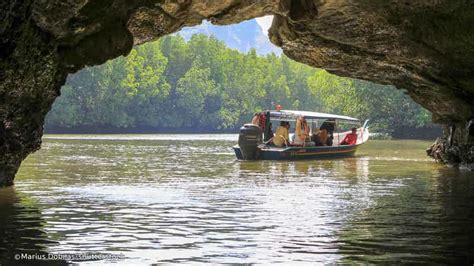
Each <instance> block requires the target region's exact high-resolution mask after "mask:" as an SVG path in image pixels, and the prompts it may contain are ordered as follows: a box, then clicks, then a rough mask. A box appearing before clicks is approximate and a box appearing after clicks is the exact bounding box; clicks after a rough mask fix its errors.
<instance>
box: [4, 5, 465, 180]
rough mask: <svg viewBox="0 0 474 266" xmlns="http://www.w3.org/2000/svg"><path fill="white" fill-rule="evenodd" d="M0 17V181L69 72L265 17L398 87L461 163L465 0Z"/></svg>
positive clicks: (349, 70) (10, 10)
mask: <svg viewBox="0 0 474 266" xmlns="http://www.w3.org/2000/svg"><path fill="white" fill-rule="evenodd" d="M0 12H1V14H2V18H3V19H2V23H1V24H0V26H1V27H0V35H1V40H2V41H1V42H0V51H1V53H0V69H1V71H0V122H1V123H0V185H11V184H13V179H14V176H15V173H16V172H17V170H18V168H19V166H20V164H21V161H22V160H23V159H25V158H26V156H27V155H28V154H29V153H31V152H33V151H35V150H37V149H39V147H40V144H41V136H42V132H43V123H44V117H45V115H46V113H47V112H48V111H49V109H50V108H51V105H52V103H53V102H54V99H55V98H56V97H57V96H58V95H59V90H60V87H61V85H62V84H64V81H65V78H66V76H67V74H68V73H73V72H75V71H77V70H79V69H81V68H83V67H84V66H87V65H97V64H101V63H103V62H105V61H106V60H108V59H111V58H115V57H118V56H120V55H125V54H127V53H128V52H129V51H130V50H131V48H132V46H133V45H134V44H140V43H144V42H148V41H151V40H154V39H157V38H159V37H161V36H164V35H167V34H171V33H173V32H176V31H178V30H179V29H180V28H182V27H183V26H192V25H197V24H200V23H201V22H202V21H203V20H205V19H207V20H209V21H211V22H212V23H215V24H232V23H238V22H240V21H243V20H247V19H250V18H255V17H261V16H265V15H274V16H275V17H274V20H273V23H272V26H271V28H270V30H269V38H270V40H271V41H272V43H274V44H276V45H277V46H279V47H281V48H282V49H283V51H284V53H285V54H286V55H287V56H288V57H290V58H292V59H294V60H296V61H299V62H303V63H306V64H308V65H311V66H314V67H318V68H323V69H326V70H328V71H330V72H331V73H335V74H337V75H340V76H347V77H354V78H359V79H366V80H370V81H374V82H376V83H382V84H392V85H395V86H396V87H398V88H404V89H406V90H407V93H408V94H409V95H410V96H411V97H412V98H413V99H414V100H415V101H416V102H418V103H420V104H421V105H422V106H424V107H425V108H427V109H428V110H430V111H431V112H433V114H434V118H435V121H436V122H439V123H443V124H445V125H450V126H451V127H455V128H457V130H453V131H452V132H453V133H452V134H451V135H452V136H451V137H452V139H453V141H450V143H449V144H450V145H449V146H450V147H451V146H454V147H456V149H452V150H451V149H449V147H447V148H446V147H445V145H444V144H445V142H441V143H439V144H440V148H439V149H437V151H439V152H440V153H442V154H443V153H446V154H450V156H454V157H456V158H455V159H456V160H459V161H462V162H465V163H468V164H472V160H473V158H471V157H469V154H470V151H471V150H472V144H470V143H469V142H468V141H469V135H468V132H469V131H466V130H465V128H466V125H467V123H468V121H469V119H471V117H472V116H473V115H474V111H473V109H474V107H473V106H474V91H473V89H472V88H473V84H474V60H473V58H474V48H473V47H474V39H473V38H472V36H474V27H472V24H473V22H474V21H473V20H474V6H473V5H472V3H470V2H468V1H467V2H466V1H448V0H446V1H443V0H441V1H431V0H430V1H428V0H418V1H393V2H390V3H386V2H384V1H378V0H366V1H353V0H338V1H332V0H329V1H310V0H281V1H277V0H265V1H257V2H255V1H238V0H229V1H220V2H215V1H191V0H188V1H186V0H183V1H163V2H154V1H144V0H143V1H133V2H130V1H125V0H108V1H98V0H89V1H87V0H84V1H71V2H63V1H9V2H8V3H4V4H1V5H0ZM446 137H447V136H446ZM443 143H444V144H443ZM448 157H449V156H448ZM448 157H446V156H441V158H448Z"/></svg>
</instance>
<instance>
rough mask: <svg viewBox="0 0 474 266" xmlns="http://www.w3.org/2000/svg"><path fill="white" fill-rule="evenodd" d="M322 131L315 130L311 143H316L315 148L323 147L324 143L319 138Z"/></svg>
mask: <svg viewBox="0 0 474 266" xmlns="http://www.w3.org/2000/svg"><path fill="white" fill-rule="evenodd" d="M320 133H321V131H320V130H319V129H317V128H315V129H313V135H311V141H312V142H313V143H314V145H315V146H323V142H322V141H321V138H320V137H319V134H320Z"/></svg>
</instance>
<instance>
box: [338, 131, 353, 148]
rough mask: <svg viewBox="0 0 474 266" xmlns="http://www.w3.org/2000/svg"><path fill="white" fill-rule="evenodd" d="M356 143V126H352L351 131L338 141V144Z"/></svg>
mask: <svg viewBox="0 0 474 266" xmlns="http://www.w3.org/2000/svg"><path fill="white" fill-rule="evenodd" d="M356 143H357V128H355V127H353V128H352V132H351V133H349V134H347V135H346V137H345V138H344V139H343V140H342V141H341V143H339V145H355V144H356Z"/></svg>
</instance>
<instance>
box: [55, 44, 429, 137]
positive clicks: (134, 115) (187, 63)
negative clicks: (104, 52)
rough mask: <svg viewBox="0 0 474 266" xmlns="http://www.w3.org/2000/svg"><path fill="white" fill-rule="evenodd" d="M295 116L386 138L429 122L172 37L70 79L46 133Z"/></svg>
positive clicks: (306, 73) (345, 88) (279, 64)
mask: <svg viewBox="0 0 474 266" xmlns="http://www.w3.org/2000/svg"><path fill="white" fill-rule="evenodd" d="M276 103H279V104H281V105H282V106H283V107H284V108H285V109H299V110H310V111H320V112H329V113H336V114H344V115H349V116H355V117H359V118H361V119H366V118H370V119H371V120H372V129H373V130H374V129H375V130H376V131H381V132H388V133H390V131H392V130H396V129H397V128H402V127H420V126H426V125H428V124H429V123H430V120H431V115H430V114H429V112H428V111H426V110H424V109H422V108H421V107H420V106H419V105H417V104H416V103H414V102H413V101H412V100H411V99H410V98H409V97H408V96H406V95H405V94H403V93H402V92H401V91H399V90H396V89H394V88H393V87H388V86H382V85H376V84H372V83H369V82H365V81H359V80H353V79H348V78H342V77H337V76H334V75H331V74H329V73H327V72H326V71H324V70H319V69H314V68H311V67H309V66H306V65H303V64H300V63H297V62H294V61H292V60H290V59H289V58H287V57H285V56H276V55H274V54H271V55H267V56H258V55H257V54H256V53H255V50H251V51H250V52H249V53H247V54H242V53H239V52H238V51H236V50H232V49H229V48H227V47H226V46H225V44H224V43H222V42H220V41H218V40H216V39H215V38H213V37H207V36H205V35H194V36H193V37H192V38H191V40H190V41H189V42H186V41H184V39H183V38H181V37H180V36H179V35H178V36H169V37H166V38H163V39H161V40H160V41H157V42H153V43H148V44H145V45H142V46H139V47H136V48H135V49H133V50H132V51H131V53H130V55H128V56H127V57H120V58H117V59H115V60H112V61H108V62H107V63H105V64H103V65H101V66H96V67H90V68H87V69H84V70H82V71H80V72H79V73H77V74H75V75H71V76H70V77H69V78H68V80H67V83H66V85H65V86H64V87H63V88H62V96H61V97H60V98H59V99H58V100H57V101H56V103H55V105H54V107H53V109H52V111H51V112H50V113H49V115H48V117H47V127H60V128H76V127H90V128H100V127H106V128H123V129H126V128H128V129H129V128H145V129H150V130H156V131H159V130H170V129H176V130H185V131H192V130H196V131H198V130H199V131H217V130H225V129H234V128H236V127H239V126H240V125H241V124H243V123H245V122H249V121H250V119H251V115H252V113H253V112H256V111H261V110H265V109H273V107H274V105H275V104H276Z"/></svg>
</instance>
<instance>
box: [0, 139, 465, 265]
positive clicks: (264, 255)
mask: <svg viewBox="0 0 474 266" xmlns="http://www.w3.org/2000/svg"><path fill="white" fill-rule="evenodd" d="M234 142H235V141H234V140H232V139H231V138H230V137H229V136H223V137H222V138H216V137H214V136H213V137H212V138H211V137H209V136H199V137H196V138H195V139H193V138H192V137H189V136H186V138H185V137H183V136H172V137H170V138H166V137H163V136H158V137H157V136H153V137H146V136H145V137H144V136H140V137H137V136H133V137H131V138H128V137H127V136H121V137H119V138H117V139H114V138H113V137H112V136H107V137H94V138H92V139H88V138H87V136H72V137H68V138H67V139H49V140H46V141H45V143H44V148H43V149H42V150H41V151H40V152H39V153H37V154H35V155H33V156H32V157H30V158H29V159H28V160H27V161H26V162H25V163H24V164H23V166H22V169H21V171H20V173H19V175H18V178H17V185H16V189H17V190H18V191H21V195H22V196H21V197H20V198H23V199H27V198H30V199H32V200H33V201H34V202H35V205H37V206H38V207H36V210H38V208H39V209H42V211H41V212H39V211H38V212H37V217H38V219H39V220H41V221H43V222H39V223H37V224H34V225H31V226H28V225H26V224H25V226H21V225H20V226H19V227H26V228H34V229H35V230H37V231H40V232H43V233H42V235H41V237H39V238H41V239H54V240H55V241H56V242H57V243H49V244H48V245H47V247H48V252H53V253H57V252H92V251H94V252H102V253H110V254H124V255H125V258H123V259H122V260H120V261H119V263H123V264H125V265H127V264H128V265H129V264H134V265H136V264H145V265H147V264H151V263H189V262H204V263H278V262H283V263H291V262H306V263H314V262H321V263H365V262H385V263H398V262H406V263H411V262H424V263H434V262H441V263H446V262H447V263H450V262H452V263H457V262H466V261H469V260H472V256H473V255H471V254H474V252H469V251H471V250H472V247H473V243H472V239H473V237H472V232H473V230H472V229H473V226H472V224H473V222H474V217H473V209H474V208H473V207H474V206H473V205H472V204H473V203H474V201H473V198H472V195H474V193H473V192H474V187H473V180H474V174H473V173H469V172H467V173H466V172H459V171H455V170H453V169H446V168H444V167H441V166H439V165H438V164H436V163H434V162H432V161H430V160H429V159H427V158H426V157H425V156H424V154H423V147H425V146H427V145H428V143H419V142H409V141H408V142H377V141H374V142H370V143H369V144H368V145H367V146H365V147H364V148H363V149H361V150H360V151H359V152H358V153H357V156H356V157H353V158H346V159H339V160H321V161H311V160H309V161H295V162H292V161H257V162H239V161H236V160H235V158H234V155H233V153H232V151H231V149H230V146H231V145H233V144H234ZM2 194H3V193H2ZM23 195H24V196H23ZM1 201H4V200H3V199H2V200H1ZM1 201H0V202H1ZM5 201H6V202H8V200H5ZM7 205H8V204H7ZM10 205H11V204H10ZM23 205H24V204H23ZM15 217H17V219H18V220H19V221H18V222H19V223H21V222H27V221H28V219H25V221H23V220H22V219H23V218H22V217H24V216H15ZM2 248H4V249H9V248H8V247H7V246H4V245H3V244H2ZM470 249H471V250H470ZM101 263H103V262H101Z"/></svg>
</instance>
